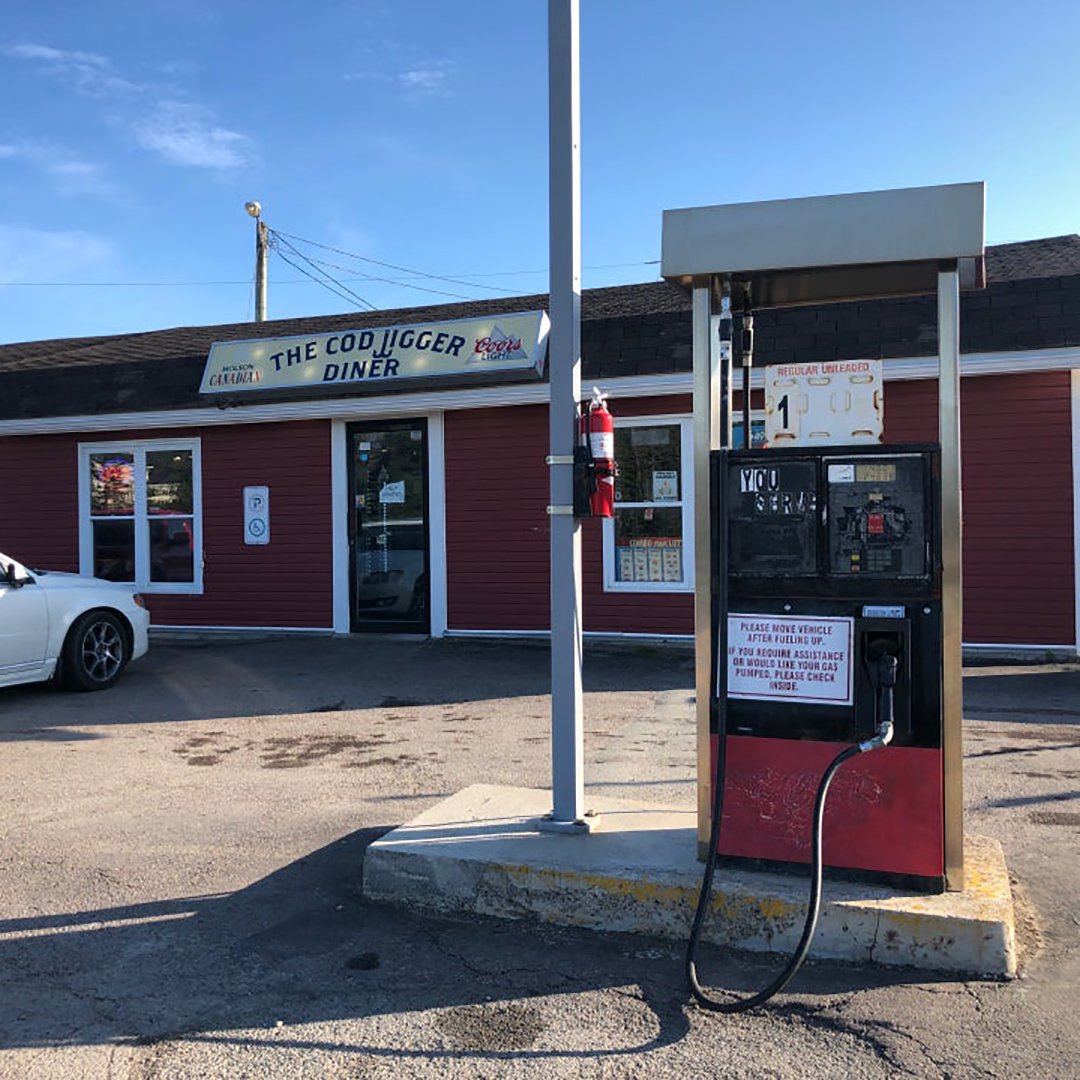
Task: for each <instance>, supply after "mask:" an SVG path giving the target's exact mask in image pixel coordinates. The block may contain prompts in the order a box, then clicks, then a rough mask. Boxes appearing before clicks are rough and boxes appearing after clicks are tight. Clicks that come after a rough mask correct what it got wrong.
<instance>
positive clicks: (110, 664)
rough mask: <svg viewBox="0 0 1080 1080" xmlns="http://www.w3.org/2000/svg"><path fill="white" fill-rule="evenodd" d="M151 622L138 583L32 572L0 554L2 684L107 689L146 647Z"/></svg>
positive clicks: (0, 674)
mask: <svg viewBox="0 0 1080 1080" xmlns="http://www.w3.org/2000/svg"><path fill="white" fill-rule="evenodd" d="M149 625H150V613H149V612H148V611H147V610H146V605H145V604H144V603H143V598H142V597H141V596H140V595H139V594H138V593H137V592H136V591H135V589H134V588H133V587H132V586H131V585H121V584H118V583H116V582H112V581H102V580H100V579H99V578H89V577H79V576H78V575H77V574H61V573H57V572H55V571H51V570H27V568H26V567H25V566H23V565H22V564H21V563H18V562H16V561H15V560H14V559H11V558H9V557H8V556H7V555H4V554H2V553H0V686H15V685H16V684H18V683H29V682H43V681H45V680H48V679H52V678H53V677H54V676H57V677H59V679H60V680H61V681H62V682H63V684H64V685H65V686H66V687H67V688H68V689H69V690H104V689H105V688H106V687H107V686H112V684H113V683H114V682H116V680H117V679H118V678H120V675H121V673H122V672H123V670H124V668H125V667H127V665H128V662H129V661H131V660H136V659H138V657H140V656H142V655H143V653H145V652H146V650H147V646H148V641H147V630H148V628H149Z"/></svg>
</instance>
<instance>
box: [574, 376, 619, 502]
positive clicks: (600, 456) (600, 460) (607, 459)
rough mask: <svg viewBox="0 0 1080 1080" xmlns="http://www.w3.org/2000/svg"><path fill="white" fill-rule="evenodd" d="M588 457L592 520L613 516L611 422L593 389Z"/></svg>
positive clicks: (601, 396) (602, 397) (603, 398)
mask: <svg viewBox="0 0 1080 1080" xmlns="http://www.w3.org/2000/svg"><path fill="white" fill-rule="evenodd" d="M583 419H584V420H585V423H586V426H587V429H588V445H589V456H590V457H591V458H592V474H593V483H592V484H591V485H590V489H591V490H590V494H589V509H590V511H591V513H592V516H593V517H608V518H609V517H614V516H615V477H616V476H618V474H619V470H618V467H617V466H616V464H615V419H614V417H612V415H611V413H610V412H608V407H607V396H606V395H605V394H602V393H601V392H600V389H599V388H598V387H595V386H594V387H593V398H592V401H591V402H590V403H589V412H588V416H587V417H585V418H583Z"/></svg>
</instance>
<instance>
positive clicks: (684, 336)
mask: <svg viewBox="0 0 1080 1080" xmlns="http://www.w3.org/2000/svg"><path fill="white" fill-rule="evenodd" d="M986 262H987V278H988V282H989V284H988V287H987V289H985V290H984V291H982V292H976V293H971V294H967V295H965V298H964V302H963V304H962V307H961V318H962V325H961V341H962V344H963V348H964V351H965V352H979V351H1003V350H1011V349H1023V348H1036V347H1041V348H1048V347H1054V346H1064V345H1078V344H1080V236H1059V237H1051V238H1049V239H1045V240H1033V241H1028V242H1026V243H1019V244H1001V245H997V246H994V247H989V248H987V251H986ZM547 300H548V298H547V296H546V295H545V294H534V295H532V296H518V297H506V298H499V299H495V300H477V301H469V302H466V303H457V304H442V305H437V306H432V307H418V308H399V309H396V310H390V311H375V312H349V313H345V314H342V315H321V316H312V317H308V318H301V319H278V320H273V321H267V322H262V323H253V322H245V323H230V324H225V325H219V326H197V327H177V328H174V329H170V330H154V331H148V332H143V333H136V334H121V335H114V336H109V337H84V338H68V339H59V340H53V341H38V342H22V343H17V344H12V345H0V385H2V388H3V389H2V391H0V417H5V418H14V417H33V416H47V415H51V416H63V415H87V414H92V413H97V412H100V413H109V412H128V411H155V410H160V409H175V408H191V407H196V406H198V405H201V404H204V403H205V402H204V401H203V400H202V399H200V398H199V397H198V394H197V388H198V385H199V381H200V377H201V374H202V369H203V366H204V364H205V361H206V355H207V353H208V352H209V349H210V346H211V344H213V342H215V341H225V340H244V339H253V338H262V337H292V336H301V335H305V334H316V333H327V332H329V331H332V330H340V329H364V328H365V327H371V326H392V325H398V324H408V323H417V322H438V321H442V320H448V319H466V318H476V317H480V316H483V315H490V314H500V313H509V312H513V311H532V310H536V309H537V308H545V309H546V308H547ZM755 324H756V331H757V333H756V348H757V352H756V356H755V361H756V362H757V363H759V364H765V363H780V362H800V361H804V360H821V359H849V358H854V357H866V356H881V357H890V356H891V357H899V356H919V355H930V354H932V353H933V352H934V351H935V348H936V340H937V310H936V303H935V300H934V298H933V297H931V296H925V297H905V298H900V299H884V300H874V301H861V302H856V303H844V304H824V305H818V306H814V307H804V308H786V309H774V310H766V311H761V312H759V313H758V314H757V315H756V320H755ZM690 338H691V316H690V297H689V295H688V294H687V293H686V292H685V291H684V290H682V289H680V288H678V287H676V286H674V285H671V284H669V283H667V282H665V281H655V282H648V283H645V284H639V285H617V286H612V287H609V288H602V289H588V290H585V291H584V292H583V294H582V356H583V367H584V372H583V375H584V377H585V378H587V379H611V378H619V377H623V376H633V375H644V374H661V373H665V372H673V371H689V370H690V367H691V348H690ZM60 368H64V369H68V370H67V371H66V372H65V374H64V376H63V378H62V379H58V378H57V375H58V371H57V369H60ZM136 388H137V392H136ZM296 396H297V397H301V396H304V395H303V394H302V392H301V393H298V394H297V395H296Z"/></svg>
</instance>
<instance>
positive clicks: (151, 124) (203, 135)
mask: <svg viewBox="0 0 1080 1080" xmlns="http://www.w3.org/2000/svg"><path fill="white" fill-rule="evenodd" d="M4 52H5V53H6V54H7V55H8V56H11V57H14V58H16V59H19V60H24V61H26V62H28V63H33V64H36V65H38V66H39V67H41V68H43V69H44V70H45V71H46V72H47V73H48V74H50V75H51V76H53V77H54V78H56V79H58V80H60V81H61V82H63V83H64V84H65V85H67V86H69V87H70V88H71V89H72V90H73V91H75V92H76V93H78V94H81V95H83V96H85V97H91V98H95V99H98V100H105V101H107V102H108V104H109V111H108V115H107V116H106V117H104V118H103V119H105V120H107V122H109V123H112V124H114V125H117V126H120V127H122V128H124V129H126V130H127V131H128V132H129V133H130V134H131V135H132V136H133V138H134V140H135V142H136V144H137V145H138V146H140V147H141V148H142V149H144V150H147V151H149V152H150V153H153V154H156V155H157V156H158V157H160V158H162V159H163V160H165V161H167V162H169V163H170V164H172V165H182V166H187V167H193V168H204V169H218V170H224V169H231V168H235V167H237V166H239V165H243V164H245V163H246V162H247V160H248V157H249V148H250V140H249V139H248V138H247V136H245V135H243V134H241V133H240V132H237V131H232V130H230V129H229V128H227V127H224V126H222V125H220V124H219V123H218V122H217V121H216V119H215V117H214V115H213V113H212V112H211V111H210V110H209V109H207V108H206V107H205V106H203V105H200V104H198V103H196V102H193V101H185V100H180V99H178V98H177V96H176V90H175V89H174V88H170V89H166V88H164V87H163V86H161V85H157V84H154V83H135V82H131V81H130V80H128V79H125V78H123V77H121V76H120V75H117V74H116V73H115V71H114V70H113V67H112V64H111V62H110V61H109V59H108V58H107V57H105V56H101V55H99V54H98V53H91V52H79V51H74V50H70V51H65V50H63V49H54V48H53V47H52V46H50V45H41V44H32V43H25V44H20V45H12V46H9V47H8V48H6V49H4Z"/></svg>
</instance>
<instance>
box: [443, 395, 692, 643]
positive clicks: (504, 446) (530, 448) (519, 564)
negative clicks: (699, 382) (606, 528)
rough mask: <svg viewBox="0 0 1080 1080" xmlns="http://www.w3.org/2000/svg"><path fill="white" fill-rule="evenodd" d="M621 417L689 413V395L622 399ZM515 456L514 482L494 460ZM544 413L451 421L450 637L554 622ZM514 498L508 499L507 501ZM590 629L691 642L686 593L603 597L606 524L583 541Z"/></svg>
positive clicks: (488, 414) (471, 415)
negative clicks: (454, 633)
mask: <svg viewBox="0 0 1080 1080" xmlns="http://www.w3.org/2000/svg"><path fill="white" fill-rule="evenodd" d="M612 409H613V410H614V411H615V412H616V413H617V415H619V416H641V415H648V414H649V413H689V411H690V399H689V397H686V396H682V397H671V398H652V399H636V400H629V399H626V400H619V401H618V402H613V403H612ZM510 448H512V458H513V461H514V469H513V473H512V475H511V477H510V479H509V481H508V480H507V479H506V477H505V476H504V475H503V474H501V473H500V472H497V471H496V470H494V469H493V468H492V462H493V460H494V461H500V460H505V458H504V457H503V456H502V455H505V454H506V453H507V451H508V450H509V449H510ZM547 453H548V424H547V407H546V406H543V405H529V406H519V407H516V408H508V409H488V410H483V411H477V412H467V413H465V412H448V413H447V414H446V561H447V573H448V587H447V607H448V616H449V617H448V624H449V627H450V629H452V630H494V629H506V630H546V629H547V627H548V625H549V622H550V619H549V609H550V598H549V584H550V577H549V561H548V560H549V554H548V544H549V536H550V533H549V529H548V520H547V514H546V513H545V507H546V506H547V503H548V475H547V466H546V465H545V464H544V458H545V457H546V455H547ZM508 493H511V494H512V495H513V498H512V499H508V498H507V495H508ZM582 561H583V565H584V582H583V600H584V605H585V629H586V630H604V631H633V632H638V633H664V634H692V633H693V631H694V614H693V597H692V596H691V595H690V594H688V593H687V594H683V595H664V594H660V595H657V594H645V593H618V594H616V593H605V592H604V587H603V553H602V550H601V541H600V523H599V522H598V521H589V522H586V523H585V525H584V530H583V537H582Z"/></svg>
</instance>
